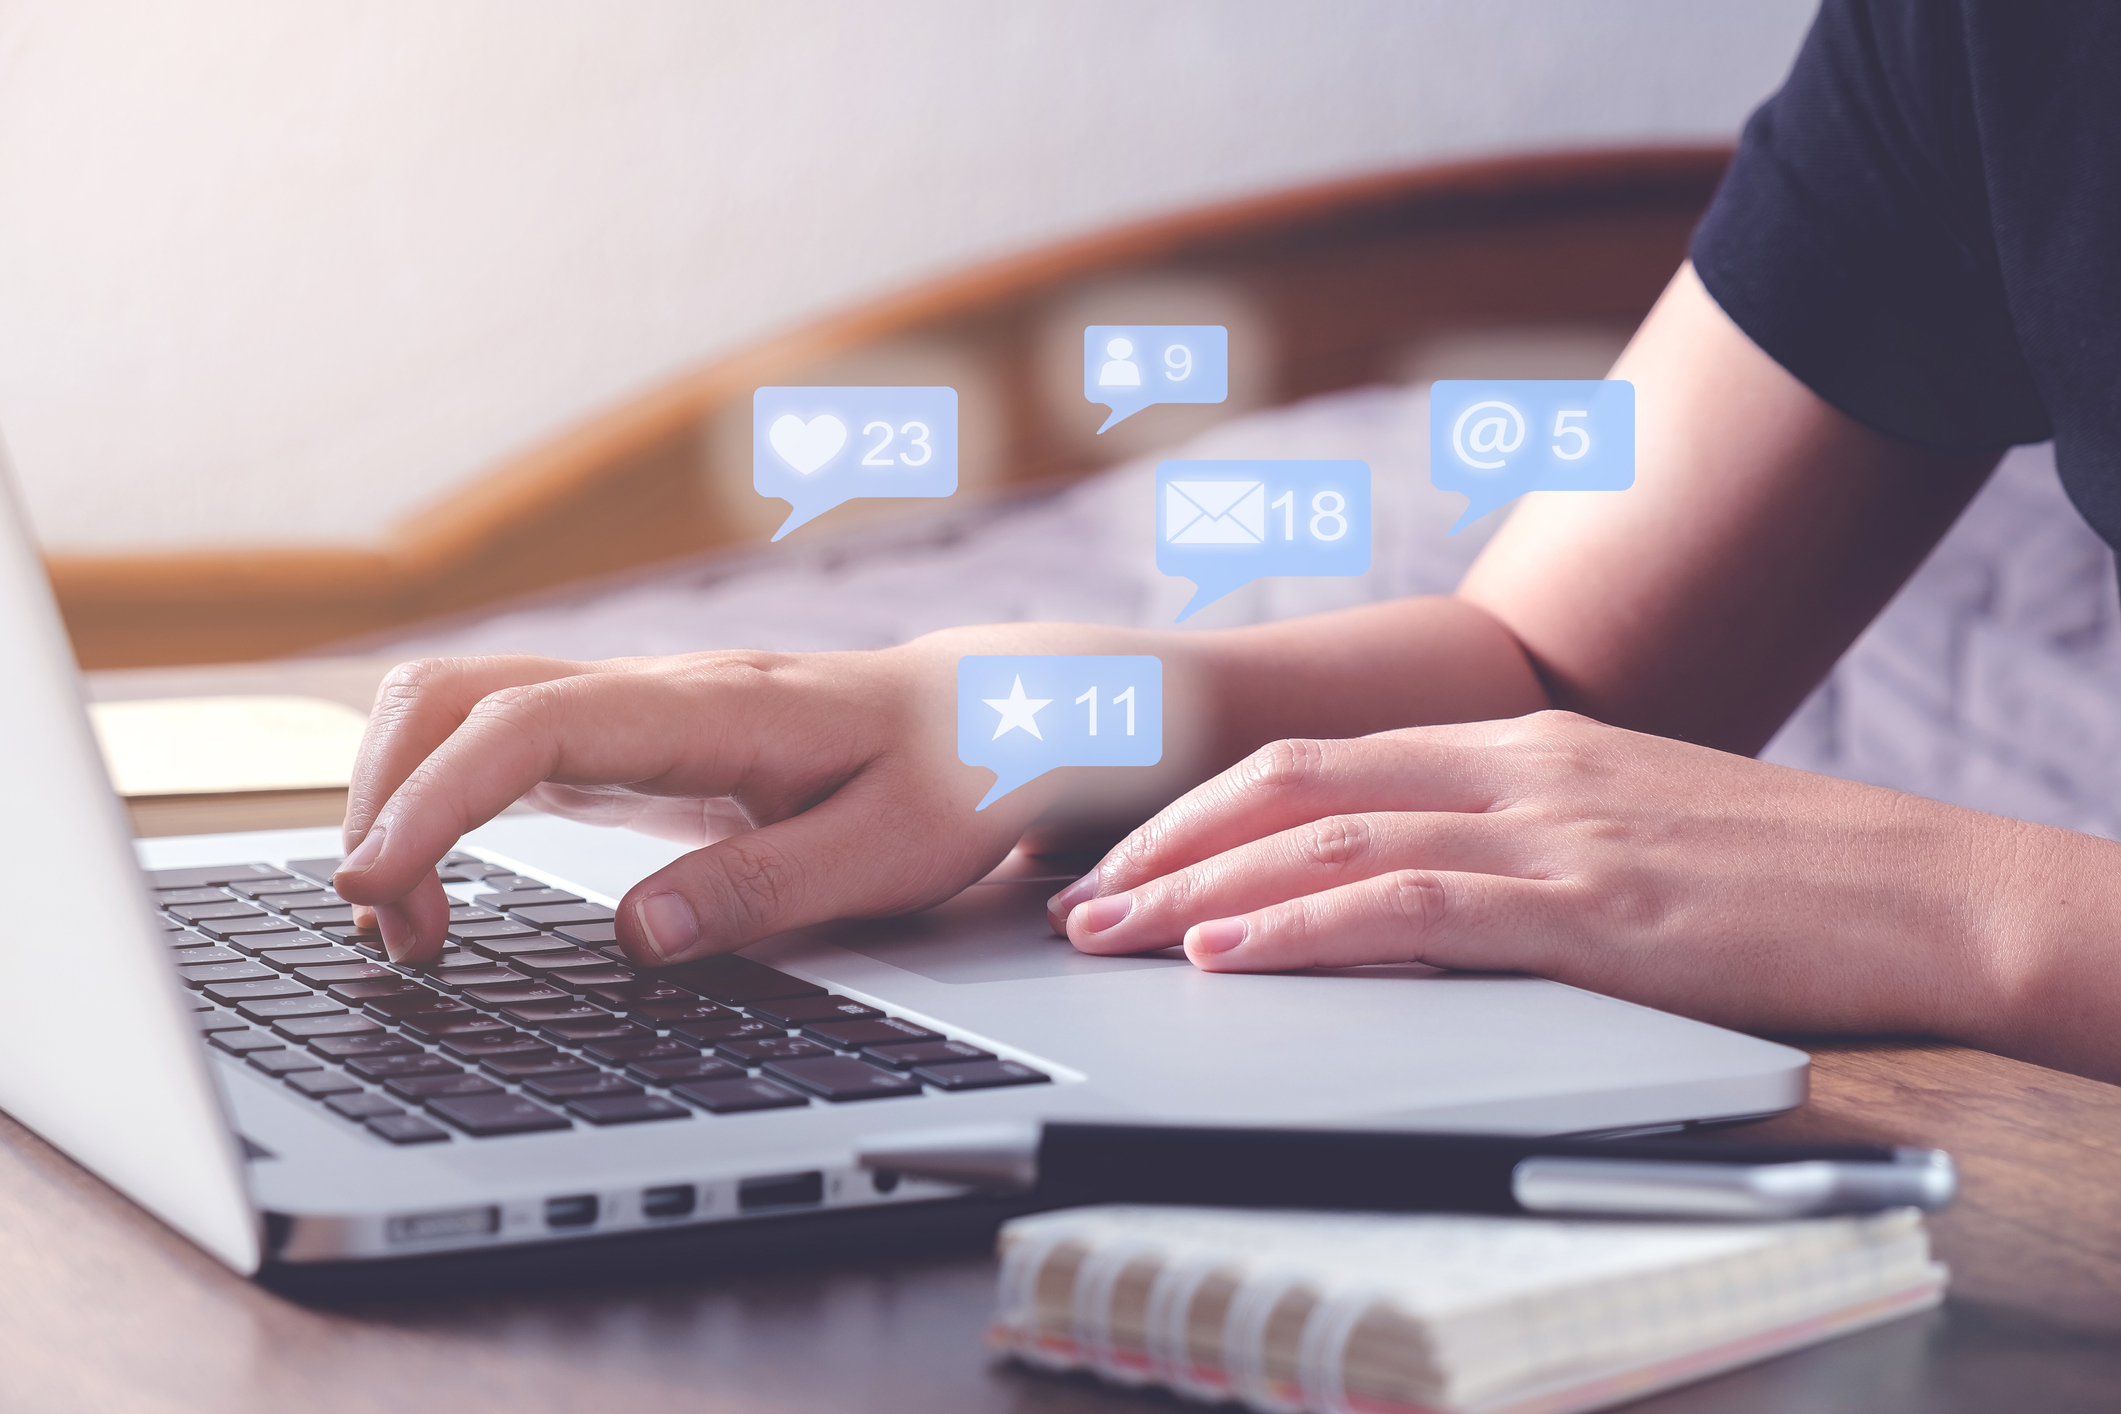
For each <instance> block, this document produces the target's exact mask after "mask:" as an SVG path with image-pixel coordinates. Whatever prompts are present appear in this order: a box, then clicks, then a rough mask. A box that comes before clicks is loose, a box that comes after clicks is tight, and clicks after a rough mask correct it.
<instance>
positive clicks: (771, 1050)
mask: <svg viewBox="0 0 2121 1414" xmlns="http://www.w3.org/2000/svg"><path fill="white" fill-rule="evenodd" d="M714 1049H715V1053H716V1054H717V1055H721V1056H725V1057H727V1058H728V1059H730V1060H733V1061H742V1062H743V1063H744V1064H746V1065H758V1064H760V1063H761V1062H764V1061H781V1060H805V1059H809V1058H811V1057H824V1056H830V1055H831V1054H832V1052H831V1051H830V1050H829V1049H827V1048H826V1047H824V1046H820V1045H819V1044H818V1043H817V1042H815V1041H809V1040H805V1039H804V1038H803V1037H801V1036H788V1035H781V1036H760V1037H757V1038H756V1039H752V1040H742V1041H717V1042H716V1043H715V1047H714Z"/></svg>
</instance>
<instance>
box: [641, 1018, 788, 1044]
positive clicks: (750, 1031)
mask: <svg viewBox="0 0 2121 1414" xmlns="http://www.w3.org/2000/svg"><path fill="white" fill-rule="evenodd" d="M669 1030H670V1034H671V1035H673V1036H682V1037H683V1038H685V1039H686V1040H688V1041H698V1042H699V1043H700V1044H701V1045H703V1046H714V1045H719V1044H721V1043H722V1042H724V1041H753V1040H759V1039H762V1038H764V1037H768V1036H785V1035H787V1034H788V1033H787V1032H786V1031H783V1030H782V1029H781V1028H780V1027H778V1026H775V1025H774V1024H773V1023H772V1022H770V1021H761V1020H759V1019H758V1018H757V1017H755V1016H740V1015H738V1014H737V1013H736V1012H730V1013H729V1014H728V1015H726V1016H718V1017H715V1018H714V1019H713V1020H711V1021H674V1022H672V1023H670V1027H669Z"/></svg>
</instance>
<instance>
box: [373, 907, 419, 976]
mask: <svg viewBox="0 0 2121 1414" xmlns="http://www.w3.org/2000/svg"><path fill="white" fill-rule="evenodd" d="M375 909H376V931H377V932H379V933H381V934H382V935H383V953H384V956H386V957H388V958H389V959H390V960H391V961H392V962H403V961H404V960H405V956H406V954H407V953H410V952H411V951H412V945H413V942H414V938H413V936H412V923H411V922H410V921H409V920H408V919H407V918H406V917H405V911H404V910H403V909H401V908H399V907H398V906H397V905H396V904H394V903H379V904H377V905H376V906H375Z"/></svg>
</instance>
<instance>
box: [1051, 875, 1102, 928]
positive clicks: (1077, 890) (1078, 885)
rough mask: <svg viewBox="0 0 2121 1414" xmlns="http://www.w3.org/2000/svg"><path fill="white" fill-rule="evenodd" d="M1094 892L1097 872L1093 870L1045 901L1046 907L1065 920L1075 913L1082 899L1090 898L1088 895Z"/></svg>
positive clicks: (1095, 890)
mask: <svg viewBox="0 0 2121 1414" xmlns="http://www.w3.org/2000/svg"><path fill="white" fill-rule="evenodd" d="M1096 892H1097V871H1096V870H1095V869H1092V870H1091V871H1090V872H1089V873H1087V874H1085V875H1083V877H1082V878H1080V879H1077V880H1076V881H1075V882H1074V883H1072V884H1070V885H1068V887H1067V888H1065V889H1062V890H1061V891H1060V892H1059V893H1057V894H1055V895H1054V896H1053V897H1052V898H1049V899H1047V900H1046V907H1047V908H1048V909H1050V910H1051V911H1053V912H1055V913H1058V914H1059V915H1060V916H1061V917H1063V918H1066V917H1067V916H1068V915H1069V914H1070V913H1072V912H1074V911H1075V906H1076V905H1077V904H1079V903H1081V902H1082V901H1083V900H1084V899H1086V898H1088V897H1090V895H1092V894H1094V893H1096Z"/></svg>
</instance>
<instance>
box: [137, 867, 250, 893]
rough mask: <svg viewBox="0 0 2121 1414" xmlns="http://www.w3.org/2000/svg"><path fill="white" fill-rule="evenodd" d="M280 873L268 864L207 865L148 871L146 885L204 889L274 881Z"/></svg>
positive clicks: (157, 887) (166, 887)
mask: <svg viewBox="0 0 2121 1414" xmlns="http://www.w3.org/2000/svg"><path fill="white" fill-rule="evenodd" d="M280 875H281V871H280V870H278V869H275V868H273V867H272V866H271V865H270V864H207V865H199V866H194V867H192V868H190V869H150V870H148V871H147V884H148V887H149V888H153V889H205V888H213V887H215V886H217V885H220V884H233V883H235V882H236V881H237V880H238V879H274V878H279V877H280Z"/></svg>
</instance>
